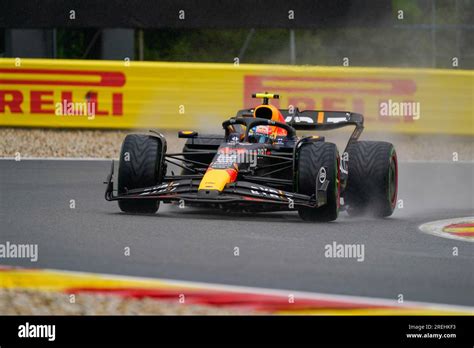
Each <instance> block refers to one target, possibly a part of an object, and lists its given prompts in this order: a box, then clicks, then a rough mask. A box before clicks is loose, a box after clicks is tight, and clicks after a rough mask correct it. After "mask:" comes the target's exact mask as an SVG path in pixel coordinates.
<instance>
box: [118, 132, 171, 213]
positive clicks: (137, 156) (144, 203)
mask: <svg viewBox="0 0 474 348" xmlns="http://www.w3.org/2000/svg"><path fill="white" fill-rule="evenodd" d="M161 152H162V144H161V139H159V138H156V137H153V136H149V135H143V134H129V135H127V136H126V137H125V140H124V141H123V144H122V149H121V151H120V164H119V172H118V192H119V194H124V193H125V192H126V191H127V190H132V189H136V188H143V187H149V186H154V185H157V184H159V183H161V181H162V177H163V174H162V171H163V169H164V165H163V163H161V158H162V154H161ZM159 204H160V202H159V201H157V200H153V199H130V200H121V201H119V202H118V205H119V207H120V209H121V210H122V211H123V212H126V213H142V214H154V213H156V211H157V210H158V207H159Z"/></svg>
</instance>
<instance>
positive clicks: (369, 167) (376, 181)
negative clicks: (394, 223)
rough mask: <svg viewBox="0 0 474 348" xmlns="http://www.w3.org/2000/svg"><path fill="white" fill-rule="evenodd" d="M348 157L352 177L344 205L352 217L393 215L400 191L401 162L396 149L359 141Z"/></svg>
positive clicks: (348, 182)
mask: <svg viewBox="0 0 474 348" xmlns="http://www.w3.org/2000/svg"><path fill="white" fill-rule="evenodd" d="M347 154H348V161H347V163H348V173H349V174H348V179H347V186H346V190H345V193H344V203H345V204H347V205H348V209H347V212H348V213H349V215H351V216H359V215H371V216H375V217H386V216H390V215H392V213H393V211H394V209H395V206H396V204H397V191H398V162H397V153H396V151H395V148H394V147H393V145H392V144H390V143H387V142H383V141H358V142H355V143H353V144H351V145H350V146H349V147H348V149H347Z"/></svg>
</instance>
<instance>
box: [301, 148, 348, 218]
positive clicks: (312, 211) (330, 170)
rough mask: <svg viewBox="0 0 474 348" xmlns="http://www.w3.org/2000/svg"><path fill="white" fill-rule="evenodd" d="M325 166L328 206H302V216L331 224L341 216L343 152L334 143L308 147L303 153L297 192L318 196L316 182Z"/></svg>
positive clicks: (302, 149)
mask: <svg viewBox="0 0 474 348" xmlns="http://www.w3.org/2000/svg"><path fill="white" fill-rule="evenodd" d="M321 167H324V168H325V170H326V180H329V186H328V188H327V203H326V204H325V205H323V206H321V207H319V208H310V207H300V208H299V209H298V213H299V215H300V217H301V218H302V219H303V220H305V221H318V222H328V221H333V220H336V219H337V216H338V214H339V190H340V185H339V179H340V173H339V153H338V151H337V147H336V145H335V144H332V143H325V142H316V143H310V144H304V145H303V146H302V147H301V149H300V150H299V156H298V172H297V191H298V193H302V194H305V195H308V196H312V195H315V194H316V181H317V180H319V177H318V174H319V170H320V168H321Z"/></svg>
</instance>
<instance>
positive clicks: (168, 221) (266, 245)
mask: <svg viewBox="0 0 474 348" xmlns="http://www.w3.org/2000/svg"><path fill="white" fill-rule="evenodd" d="M109 167H110V161H108V162H106V161H48V160H22V161H19V162H15V161H13V160H1V161H0V220H1V223H0V243H4V242H5V241H9V242H10V243H17V244H21V243H28V244H32V243H37V244H38V248H39V259H38V261H37V262H36V263H31V262H30V261H29V260H25V259H1V260H0V264H7V265H19V266H26V267H32V266H33V267H42V268H55V269H65V270H74V271H88V272H99V273H111V274H122V275H134V276H147V277H159V278H169V279H179V280H191V281H200V282H212V283H221V284H232V285H242V286H256V287H264V288H277V289H288V290H289V291H296V290H300V291H314V292H322V293H331V294H347V295H357V296H370V297H381V298H388V299H393V300H394V301H396V300H397V296H398V295H399V294H402V295H403V297H404V300H406V301H409V300H410V301H426V302H435V303H445V304H458V305H468V306H474V296H473V294H474V271H473V270H474V244H473V243H469V242H465V241H457V240H450V239H445V238H440V237H436V236H433V235H428V234H424V233H421V232H420V231H419V230H418V226H419V225H420V224H422V223H425V222H428V221H432V220H440V219H447V218H456V217H463V216H472V215H473V210H474V204H473V187H474V165H473V163H439V162H436V163H430V162H418V163H401V164H400V170H399V171H400V177H399V184H400V189H399V199H402V200H403V209H398V210H397V211H396V213H395V214H394V215H393V216H392V217H391V218H388V219H383V220H376V219H372V218H358V219H354V218H350V217H348V216H347V214H346V213H341V215H340V218H339V219H338V220H337V221H336V222H332V223H324V224H315V223H307V222H303V221H301V220H300V219H299V217H298V215H297V214H296V213H283V214H282V213H267V214H232V215H228V214H224V213H223V212H220V211H210V210H204V209H197V208H185V209H179V208H178V207H176V206H170V205H163V204H162V205H161V207H160V210H159V213H158V214H156V215H139V216H134V215H127V214H123V213H121V212H120V211H119V209H118V206H117V204H116V203H115V202H112V203H111V202H106V201H105V200H104V189H105V185H103V184H102V182H103V181H104V180H105V177H106V175H107V173H108V171H109ZM71 200H74V202H75V209H71V208H70V204H71ZM333 242H336V243H339V244H340V243H347V244H362V245H364V251H365V257H364V260H363V262H358V261H357V260H356V259H341V258H327V257H325V255H324V254H325V245H327V244H332V243H333ZM126 247H129V248H130V256H125V255H124V248H126ZM235 247H238V248H239V253H240V255H239V256H234V248H235ZM454 247H457V248H458V252H459V255H458V256H453V248H454Z"/></svg>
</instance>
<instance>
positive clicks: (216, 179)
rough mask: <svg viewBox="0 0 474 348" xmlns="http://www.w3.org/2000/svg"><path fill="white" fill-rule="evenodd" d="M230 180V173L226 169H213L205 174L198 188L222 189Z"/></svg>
mask: <svg viewBox="0 0 474 348" xmlns="http://www.w3.org/2000/svg"><path fill="white" fill-rule="evenodd" d="M229 182H230V175H229V173H228V172H227V171H226V170H225V169H212V170H209V171H207V172H206V174H204V177H203V178H202V180H201V183H200V184H199V188H198V190H199V191H200V190H217V191H222V190H223V189H224V187H225V185H226V184H228V183H229Z"/></svg>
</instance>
